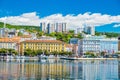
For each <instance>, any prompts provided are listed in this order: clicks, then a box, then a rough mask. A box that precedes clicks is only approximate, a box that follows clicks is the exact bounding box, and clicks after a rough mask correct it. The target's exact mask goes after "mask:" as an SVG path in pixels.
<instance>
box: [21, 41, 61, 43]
mask: <svg viewBox="0 0 120 80" xmlns="http://www.w3.org/2000/svg"><path fill="white" fill-rule="evenodd" d="M23 42H38V43H41V42H43V43H63V42H62V41H59V40H26V41H23Z"/></svg>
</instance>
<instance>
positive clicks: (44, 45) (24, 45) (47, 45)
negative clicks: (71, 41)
mask: <svg viewBox="0 0 120 80" xmlns="http://www.w3.org/2000/svg"><path fill="white" fill-rule="evenodd" d="M26 49H31V50H43V51H44V50H47V51H48V52H54V51H57V52H62V51H65V44H64V43H63V42H61V41H58V40H26V41H23V42H21V49H20V50H21V54H22V55H24V50H26Z"/></svg>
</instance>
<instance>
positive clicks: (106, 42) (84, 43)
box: [78, 36, 118, 55]
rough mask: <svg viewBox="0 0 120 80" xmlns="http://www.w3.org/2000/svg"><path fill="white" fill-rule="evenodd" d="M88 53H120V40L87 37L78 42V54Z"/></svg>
mask: <svg viewBox="0 0 120 80" xmlns="http://www.w3.org/2000/svg"><path fill="white" fill-rule="evenodd" d="M86 52H95V53H100V52H106V54H114V53H116V52H118V40H117V39H113V38H111V39H110V38H106V37H105V36H86V37H85V38H84V39H81V40H79V42H78V53H79V54H81V55H83V54H84V53H86Z"/></svg>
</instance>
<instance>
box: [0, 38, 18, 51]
mask: <svg viewBox="0 0 120 80" xmlns="http://www.w3.org/2000/svg"><path fill="white" fill-rule="evenodd" d="M19 42H20V37H16V38H1V39H0V48H5V49H15V50H16V51H19Z"/></svg>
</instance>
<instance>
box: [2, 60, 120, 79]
mask: <svg viewBox="0 0 120 80" xmlns="http://www.w3.org/2000/svg"><path fill="white" fill-rule="evenodd" d="M0 80H120V62H119V61H117V60H103V61H99V60H96V61H90V60H86V61H85V60H84V61H70V60H42V61H40V62H2V61H1V62H0Z"/></svg>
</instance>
